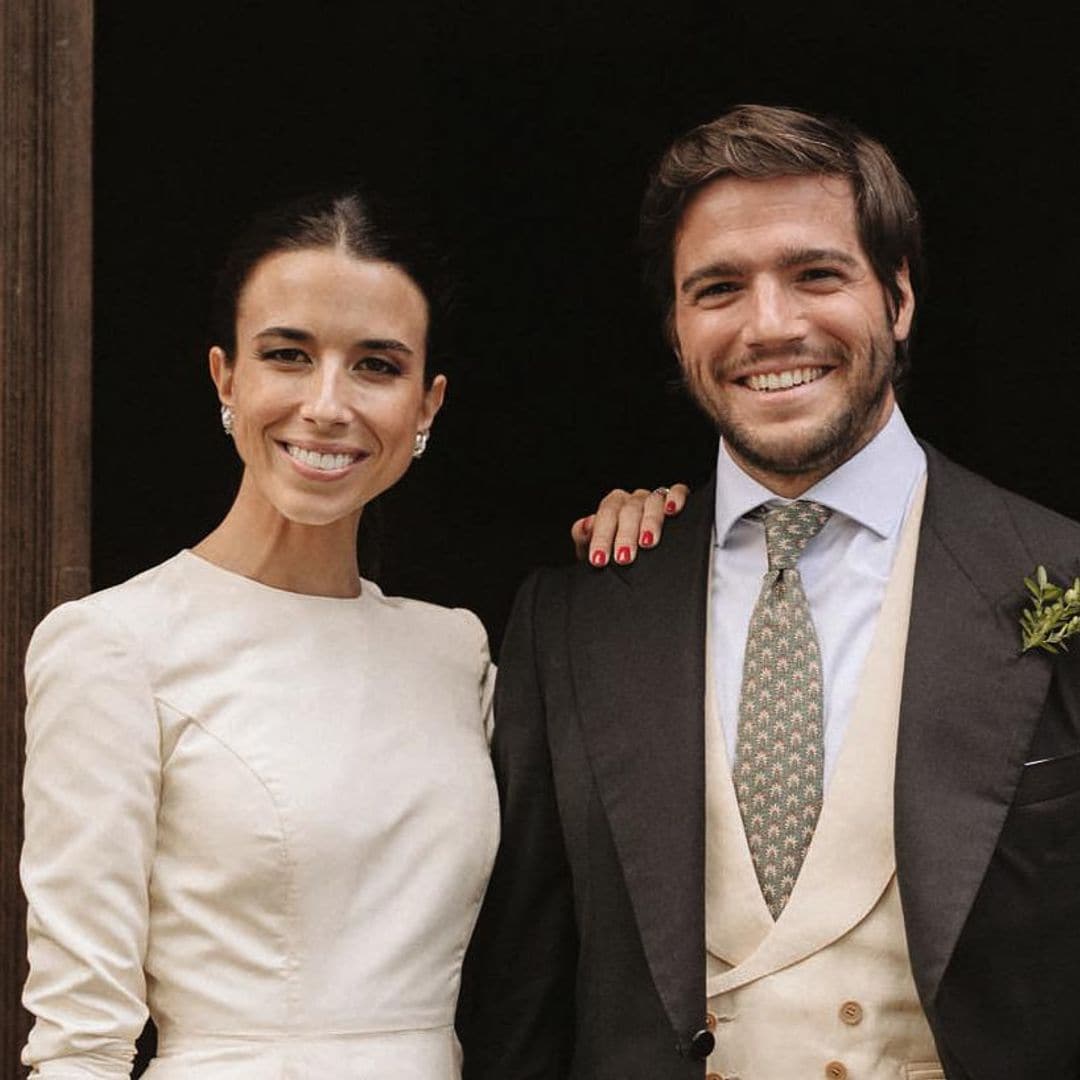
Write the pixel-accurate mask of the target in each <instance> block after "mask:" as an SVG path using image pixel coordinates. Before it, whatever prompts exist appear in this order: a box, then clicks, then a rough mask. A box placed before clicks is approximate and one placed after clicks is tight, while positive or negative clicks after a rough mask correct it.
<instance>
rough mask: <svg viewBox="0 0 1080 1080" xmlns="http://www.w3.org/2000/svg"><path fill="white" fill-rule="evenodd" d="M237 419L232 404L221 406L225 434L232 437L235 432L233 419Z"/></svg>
mask: <svg viewBox="0 0 1080 1080" xmlns="http://www.w3.org/2000/svg"><path fill="white" fill-rule="evenodd" d="M235 419H236V413H234V412H233V410H232V406H231V405H222V406H221V426H222V427H223V428H224V429H225V434H226V435H228V436H229V438H232V433H233V421H234V420H235Z"/></svg>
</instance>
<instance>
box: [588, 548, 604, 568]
mask: <svg viewBox="0 0 1080 1080" xmlns="http://www.w3.org/2000/svg"><path fill="white" fill-rule="evenodd" d="M589 560H590V562H591V563H592V564H593V566H604V565H606V564H607V552H606V551H603V550H602V549H600V548H597V550H596V551H594V552H593V553H592V555H590V556H589Z"/></svg>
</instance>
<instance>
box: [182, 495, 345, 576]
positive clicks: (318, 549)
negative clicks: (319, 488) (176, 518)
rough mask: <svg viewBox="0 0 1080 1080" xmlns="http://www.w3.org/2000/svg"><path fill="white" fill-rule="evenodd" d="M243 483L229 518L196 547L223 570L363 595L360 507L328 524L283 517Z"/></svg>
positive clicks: (199, 552) (195, 549) (196, 550)
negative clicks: (358, 553)
mask: <svg viewBox="0 0 1080 1080" xmlns="http://www.w3.org/2000/svg"><path fill="white" fill-rule="evenodd" d="M245 488H246V485H244V484H241V489H240V493H239V494H238V495H237V497H236V501H235V502H234V503H233V505H232V507H231V508H230V510H229V512H228V514H226V515H225V520H224V521H222V523H221V524H220V525H219V526H218V527H217V528H216V529H215V530H214V531H213V532H212V533H210V535H209V536H207V537H206V538H205V539H204V540H202V541H201V542H200V543H198V544H197V545H195V547H194V548H193V549H192V550H193V551H194V552H195V553H196V554H197V555H199V556H201V557H202V558H204V559H206V560H207V561H209V562H212V563H214V564H215V565H216V566H220V567H222V568H223V569H225V570H231V571H232V572H233V573H236V574H241V575H243V576H244V577H247V578H251V579H252V580H253V581H258V582H261V583H262V584H263V585H272V586H273V587H274V588H277V589H286V590H288V591H289V592H296V593H306V594H308V595H310V596H341V597H352V596H359V595H360V567H359V564H358V562H357V558H356V530H357V528H358V527H359V524H360V513H359V512H357V513H356V514H355V515H352V516H350V517H349V518H344V519H342V520H340V521H334V522H331V523H330V524H328V525H301V524H298V523H297V522H295V521H290V520H289V519H288V518H286V517H283V516H282V515H281V514H280V513H279V512H278V511H277V510H276V509H275V508H274V507H273V506H271V505H269V504H268V503H267V502H266V501H265V500H263V499H260V498H254V497H252V496H251V493H250V492H249V491H247V490H245Z"/></svg>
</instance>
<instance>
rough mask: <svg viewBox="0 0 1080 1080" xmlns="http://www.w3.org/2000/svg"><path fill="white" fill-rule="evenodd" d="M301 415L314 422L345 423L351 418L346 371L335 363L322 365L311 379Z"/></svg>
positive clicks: (325, 423) (324, 423)
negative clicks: (345, 381)
mask: <svg viewBox="0 0 1080 1080" xmlns="http://www.w3.org/2000/svg"><path fill="white" fill-rule="evenodd" d="M307 391H308V392H307V394H306V395H305V398H304V403H303V406H302V408H301V415H302V416H303V418H304V419H305V420H309V421H310V422H311V423H313V424H321V425H327V426H328V425H332V424H342V423H345V422H346V421H347V420H348V418H349V410H348V406H347V402H346V396H345V395H346V388H345V385H344V373H343V372H341V371H339V370H338V369H337V368H336V367H335V366H334V365H330V364H327V365H321V366H320V367H319V368H318V369H317V370H316V371H315V372H314V377H313V378H312V379H311V380H310V381H309V383H308V387H307Z"/></svg>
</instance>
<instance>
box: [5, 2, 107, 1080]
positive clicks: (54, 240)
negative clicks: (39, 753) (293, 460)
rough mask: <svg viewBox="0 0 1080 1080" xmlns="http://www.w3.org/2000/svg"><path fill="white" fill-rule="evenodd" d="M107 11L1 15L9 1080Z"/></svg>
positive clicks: (84, 565)
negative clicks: (99, 21) (31, 785)
mask: <svg viewBox="0 0 1080 1080" xmlns="http://www.w3.org/2000/svg"><path fill="white" fill-rule="evenodd" d="M93 13H94V8H93V0H8V2H6V3H2V4H0V93H2V95H3V96H2V98H0V245H2V247H0V770H2V772H0V913H2V916H0V917H2V923H0V925H2V932H3V940H2V942H0V986H2V988H3V993H2V995H0V1075H3V1076H16V1075H21V1073H19V1071H18V1055H19V1051H20V1049H21V1046H22V1044H23V1042H24V1040H25V1037H26V1032H27V1029H28V1018H27V1016H26V1014H25V1013H24V1012H23V1010H22V1008H21V1006H20V1002H19V997H20V989H21V986H22V982H23V979H24V978H25V971H26V962H25V954H26V948H25V933H24V923H25V907H24V904H23V900H22V894H21V890H20V888H19V879H18V860H19V850H20V847H21V843H22V802H21V797H20V788H21V775H22V761H23V725H22V712H23V704H24V699H23V681H22V655H23V652H24V650H25V648H26V643H27V640H28V638H29V636H30V633H31V631H32V630H33V627H34V625H35V624H36V623H37V622H38V620H39V619H41V617H42V616H43V615H44V614H45V612H46V611H48V610H49V608H51V607H53V606H54V605H55V604H58V603H60V602H61V601H63V600H68V599H72V598H74V597H76V596H80V595H83V594H84V593H86V592H87V591H89V588H90V569H89V568H90V386H91V381H90V375H91V299H92V289H91V273H92V263H91V235H92V232H91V221H92V202H91V196H92V185H91V163H92V157H91V128H92V102H93V81H92V80H93Z"/></svg>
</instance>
